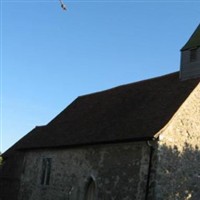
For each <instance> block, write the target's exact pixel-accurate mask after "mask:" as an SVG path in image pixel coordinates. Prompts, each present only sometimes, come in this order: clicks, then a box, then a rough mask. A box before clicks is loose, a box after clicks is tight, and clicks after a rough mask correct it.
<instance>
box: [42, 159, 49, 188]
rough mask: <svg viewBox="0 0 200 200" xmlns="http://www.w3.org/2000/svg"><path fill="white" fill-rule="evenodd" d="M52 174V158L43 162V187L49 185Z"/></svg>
mask: <svg viewBox="0 0 200 200" xmlns="http://www.w3.org/2000/svg"><path fill="white" fill-rule="evenodd" d="M50 174H51V158H44V159H43V160H42V175H41V185H49V181H50Z"/></svg>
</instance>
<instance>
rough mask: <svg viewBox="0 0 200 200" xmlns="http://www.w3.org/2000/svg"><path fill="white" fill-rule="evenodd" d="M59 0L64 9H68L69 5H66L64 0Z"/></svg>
mask: <svg viewBox="0 0 200 200" xmlns="http://www.w3.org/2000/svg"><path fill="white" fill-rule="evenodd" d="M59 1H60V5H61V8H62V9H63V10H67V7H66V5H65V4H64V3H63V1H62V0H59Z"/></svg>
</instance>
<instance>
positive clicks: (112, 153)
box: [0, 26, 200, 200]
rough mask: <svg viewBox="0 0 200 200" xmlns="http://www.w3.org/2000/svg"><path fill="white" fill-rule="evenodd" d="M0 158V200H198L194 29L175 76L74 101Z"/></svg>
mask: <svg viewBox="0 0 200 200" xmlns="http://www.w3.org/2000/svg"><path fill="white" fill-rule="evenodd" d="M2 156H3V164H2V166H1V167H0V200H199V199H200V26H198V27H197V29H196V30H195V32H194V33H193V34H192V36H191V38H190V39H189V40H188V42H187V43H186V44H185V45H184V46H183V48H182V49H181V66H180V71H179V72H174V73H171V74H167V75H164V76H161V77H156V78H152V79H148V80H144V81H139V82H135V83H130V84H126V85H121V86H118V87H115V88H111V89H108V90H105V91H101V92H96V93H93V94H88V95H84V96H80V97H78V98H77V99H75V100H74V101H73V102H72V103H71V104H70V105H69V106H68V107H66V108H65V109H64V110H63V111H62V112H61V113H60V114H58V115H57V116H56V117H55V118H54V119H52V120H51V121H50V122H49V123H48V124H46V125H44V126H40V127H36V128H34V129H33V130H31V131H30V132H29V133H28V134H27V135H25V136H24V137H23V138H22V139H20V140H19V141H18V142H17V143H16V144H14V145H13V146H12V147H11V148H10V149H8V150H7V151H6V152H4V153H3V155H2Z"/></svg>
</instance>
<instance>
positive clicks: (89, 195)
mask: <svg viewBox="0 0 200 200" xmlns="http://www.w3.org/2000/svg"><path fill="white" fill-rule="evenodd" d="M95 196H96V184H95V182H94V180H93V179H92V178H90V180H89V182H88V186H87V188H86V197H85V200H95V199H96V198H95Z"/></svg>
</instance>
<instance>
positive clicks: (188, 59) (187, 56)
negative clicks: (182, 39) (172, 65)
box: [180, 25, 200, 80]
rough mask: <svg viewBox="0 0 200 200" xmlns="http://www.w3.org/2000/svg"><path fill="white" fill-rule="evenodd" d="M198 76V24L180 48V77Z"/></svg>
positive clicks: (199, 72) (184, 78) (199, 43)
mask: <svg viewBox="0 0 200 200" xmlns="http://www.w3.org/2000/svg"><path fill="white" fill-rule="evenodd" d="M195 77H200V25H199V26H198V27H197V28H196V30H195V31H194V33H193V34H192V36H191V37H190V39H189V40H188V41H187V43H186V44H185V45H184V46H183V48H182V49H181V66H180V79H181V80H186V79H190V78H195Z"/></svg>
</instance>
